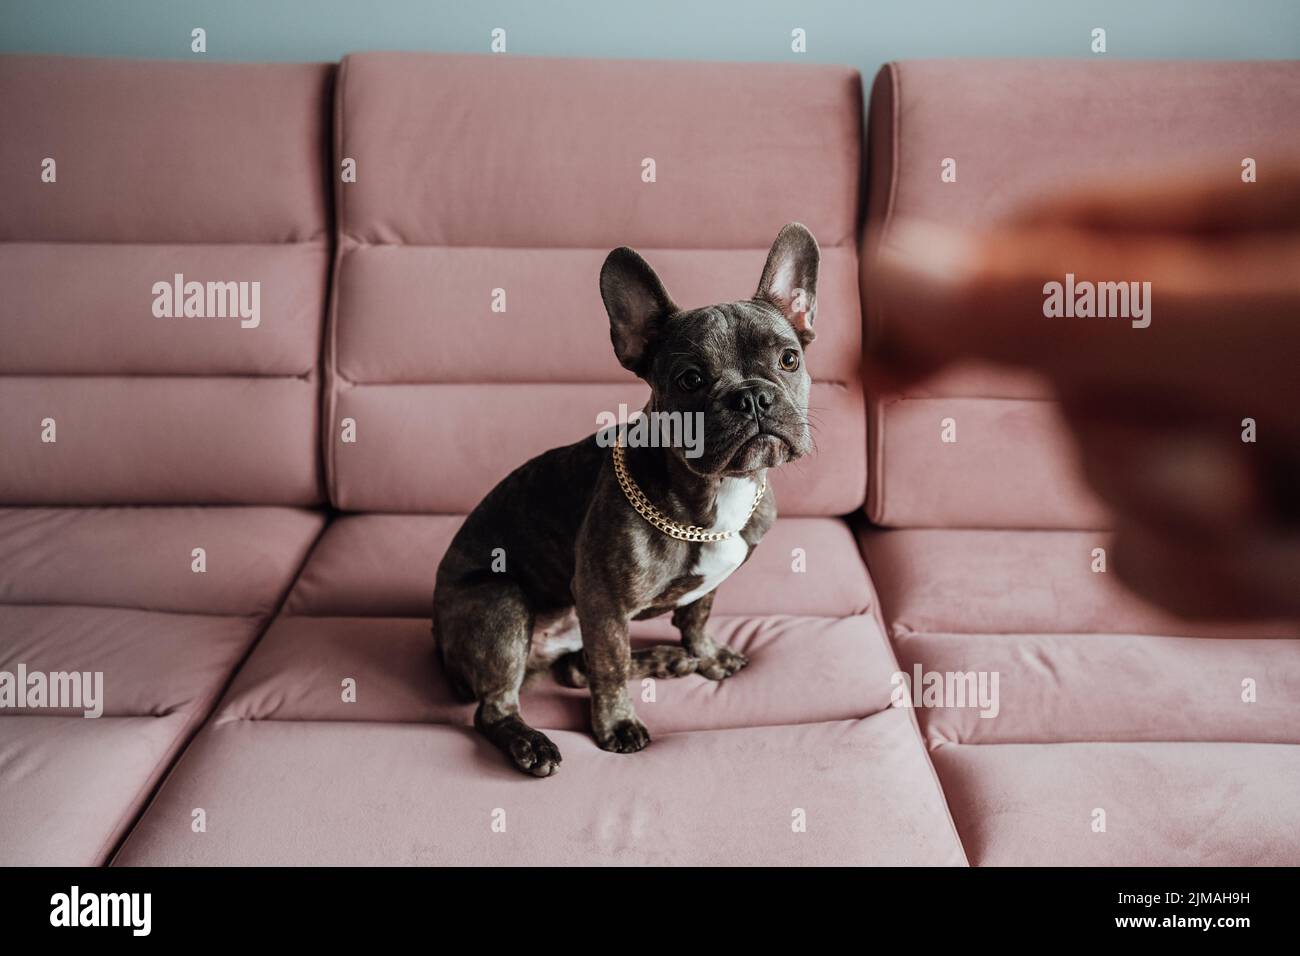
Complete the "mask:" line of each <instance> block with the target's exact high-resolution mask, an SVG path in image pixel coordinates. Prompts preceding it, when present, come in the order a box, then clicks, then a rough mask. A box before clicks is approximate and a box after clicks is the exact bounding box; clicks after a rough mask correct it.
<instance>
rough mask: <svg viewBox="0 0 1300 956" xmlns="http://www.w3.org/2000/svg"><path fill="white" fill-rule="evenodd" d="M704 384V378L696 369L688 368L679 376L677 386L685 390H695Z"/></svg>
mask: <svg viewBox="0 0 1300 956" xmlns="http://www.w3.org/2000/svg"><path fill="white" fill-rule="evenodd" d="M703 384H704V379H703V378H702V377H701V376H700V373H699V372H697V371H695V369H693V368H692V369H687V370H686V371H685V372H682V374H681V375H678V376H677V387H678V388H680V389H681V390H682V391H683V392H693V391H695V390H696V389H697V388H699V387H700V386H701V385H703Z"/></svg>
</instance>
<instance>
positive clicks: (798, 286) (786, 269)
mask: <svg viewBox="0 0 1300 956" xmlns="http://www.w3.org/2000/svg"><path fill="white" fill-rule="evenodd" d="M820 262H821V251H820V250H819V249H818V248H817V240H816V239H814V238H813V236H812V233H811V232H809V231H808V229H807V228H806V227H805V226H804V225H803V224H802V223H798V222H791V223H787V224H786V225H785V226H783V227H782V229H781V231H780V232H779V233H777V236H776V242H774V243H772V251H771V252H769V253H768V254H767V265H765V266H763V278H761V279H759V280H758V291H757V292H755V293H754V298H755V299H758V300H760V301H762V302H768V303H770V304H772V305H774V306H776V307H777V308H778V309H779V310H780V311H781V314H782V315H784V316H785V318H786V321H787V322H789V323H790V325H791V326H792V327H793V328H794V331H795V334H796V335H798V336H799V341H800V342H802V343H803V344H804V345H807V344H808V343H809V342H811V341H812V340H813V339H814V338H816V333H815V332H814V331H813V319H814V318H816V316H817V266H818V264H819V263H820Z"/></svg>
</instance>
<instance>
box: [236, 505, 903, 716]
mask: <svg viewBox="0 0 1300 956" xmlns="http://www.w3.org/2000/svg"><path fill="white" fill-rule="evenodd" d="M458 524H459V519H453V518H446V517H440V516H418V515H412V516H398V515H391V516H390V515H356V516H349V517H344V518H341V519H339V520H338V521H336V522H335V523H334V524H333V525H331V526H330V528H329V529H328V530H327V531H326V533H325V535H324V536H323V538H322V540H321V542H320V544H319V545H318V546H317V548H316V549H315V551H314V552H313V554H312V557H311V560H310V561H309V562H308V563H307V566H306V568H304V570H303V573H302V576H301V578H300V580H299V582H298V584H297V585H296V586H295V588H294V590H293V593H292V594H291V595H290V598H289V600H288V602H287V603H286V606H285V610H286V613H285V615H284V616H282V617H280V618H278V619H277V620H276V622H275V623H274V624H273V625H272V627H271V629H270V631H269V632H268V633H267V635H266V637H265V638H264V639H263V640H262V642H261V643H260V644H259V646H258V648H257V650H256V651H255V652H254V653H253V655H252V657H251V658H250V659H249V661H248V663H247V664H246V665H245V667H244V668H243V669H242V670H241V671H240V674H239V676H238V677H237V678H236V680H235V683H234V685H233V686H232V687H231V690H230V694H229V696H228V697H227V700H226V702H225V704H224V705H223V707H222V711H221V714H222V716H226V717H230V716H233V717H239V718H243V719H251V720H266V719H281V720H335V721H338V720H353V721H359V720H386V721H408V722H414V721H435V722H440V723H442V722H445V723H455V724H460V725H465V726H469V725H470V724H471V718H472V715H473V707H472V706H471V705H467V704H463V703H460V702H459V701H457V700H455V699H454V698H453V697H452V695H451V691H450V688H449V687H448V685H447V682H446V680H445V678H444V677H443V676H442V674H441V673H440V667H439V664H438V660H437V656H436V655H435V653H434V645H433V638H432V634H431V629H430V623H429V620H430V615H431V609H432V601H431V597H432V591H433V584H432V582H433V576H434V572H435V570H436V568H437V565H438V561H439V560H441V557H442V551H443V550H444V549H445V548H446V546H447V544H448V543H449V542H450V540H451V535H452V534H453V533H454V530H455V528H456V526H457V525H458ZM796 549H800V550H801V551H802V554H801V555H795V554H793V552H795V551H796ZM796 568H806V570H802V571H800V570H796ZM874 609H875V599H874V592H873V591H872V588H871V583H870V581H869V580H868V579H867V576H866V573H865V570H864V568H863V567H862V562H861V559H860V558H859V557H858V555H857V552H856V547H855V544H854V540H853V536H852V534H851V532H850V531H849V529H848V528H847V526H845V524H844V523H843V522H842V521H839V520H837V519H831V518H791V519H779V520H778V521H777V523H776V525H775V526H774V528H773V529H772V531H770V532H769V533H768V535H767V536H766V537H765V539H764V540H763V542H762V543H761V544H760V545H759V547H758V548H757V549H756V550H755V551H754V554H753V557H752V558H751V559H750V560H749V561H748V562H747V563H746V564H745V565H744V566H743V567H742V568H741V569H740V570H739V571H737V572H736V573H735V574H734V575H733V576H732V577H731V578H730V579H729V580H728V581H727V582H726V583H725V584H724V586H722V587H721V588H719V590H718V596H717V599H716V601H715V604H714V613H713V618H712V622H713V623H712V632H713V633H714V634H715V635H716V636H717V638H718V639H719V640H724V641H726V642H727V643H730V644H731V645H732V646H734V647H737V648H738V649H740V650H742V651H744V652H745V653H748V654H750V655H751V660H752V663H751V664H750V666H749V667H748V668H746V669H745V670H744V671H742V672H741V673H740V674H738V675H737V676H735V677H733V678H732V679H731V680H729V681H726V682H723V683H720V684H718V683H714V682H712V681H708V680H706V679H704V678H703V677H696V676H691V677H687V678H683V679H680V680H665V681H657V682H655V684H656V686H655V694H654V697H655V699H654V701H653V702H649V701H644V702H643V703H642V705H641V708H640V710H641V716H642V718H643V719H644V720H645V721H646V724H647V726H648V727H649V728H650V729H651V731H652V732H675V731H679V730H696V729H713V728H721V727H743V726H756V725H761V724H769V725H770V724H785V723H803V722H811V721H825V720H841V719H847V718H852V717H859V716H862V715H863V714H867V713H873V712H875V711H877V710H880V709H882V708H884V707H886V706H888V703H889V675H890V674H891V673H892V672H893V670H894V659H893V655H892V654H891V653H890V651H889V646H888V642H887V641H886V640H885V637H884V634H883V633H882V632H881V629H880V625H879V623H878V618H877V617H876V616H875V614H874ZM632 633H633V638H634V643H636V644H637V645H648V644H655V643H665V642H669V643H673V642H676V641H678V640H679V636H678V634H677V632H676V630H675V629H674V628H673V627H672V626H671V622H670V621H669V620H668V619H667V618H656V619H653V620H649V621H636V622H633V624H632ZM348 677H350V678H352V679H354V680H355V681H356V682H357V700H356V702H355V703H344V702H343V700H342V697H341V694H340V693H339V689H340V686H341V682H342V680H343V679H344V678H348ZM632 689H633V693H634V694H635V695H636V699H638V700H642V690H643V688H642V687H641V686H640V684H639V682H638V683H636V684H634V685H633V688H632ZM588 699H589V696H588V694H587V693H586V692H585V691H577V690H571V689H567V688H563V687H560V686H559V685H558V684H556V683H555V681H554V680H553V679H552V678H551V677H550V675H544V676H541V677H539V678H538V679H536V680H534V681H532V682H531V683H530V684H529V685H528V686H526V687H525V690H524V695H523V711H524V714H525V715H526V717H527V718H528V719H529V720H530V722H532V723H533V724H534V725H536V726H538V727H541V728H545V729H567V730H583V729H585V728H586V727H587V726H588V720H589V718H588V714H587V707H588V704H587V701H588Z"/></svg>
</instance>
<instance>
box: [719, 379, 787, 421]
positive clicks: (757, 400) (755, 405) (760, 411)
mask: <svg viewBox="0 0 1300 956" xmlns="http://www.w3.org/2000/svg"><path fill="white" fill-rule="evenodd" d="M775 401H776V389H774V388H772V387H770V386H767V385H745V386H742V387H740V388H738V389H736V390H735V391H733V392H732V393H731V394H730V395H728V396H727V407H728V408H730V409H731V410H732V411H733V412H740V413H741V414H742V415H748V416H752V417H754V418H762V417H763V416H764V415H766V414H767V413H768V410H769V409H771V407H772V403H773V402H775Z"/></svg>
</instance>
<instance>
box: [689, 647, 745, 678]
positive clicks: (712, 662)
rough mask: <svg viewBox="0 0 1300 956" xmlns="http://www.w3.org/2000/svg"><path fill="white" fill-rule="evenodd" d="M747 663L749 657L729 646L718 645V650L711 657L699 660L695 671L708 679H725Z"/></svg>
mask: <svg viewBox="0 0 1300 956" xmlns="http://www.w3.org/2000/svg"><path fill="white" fill-rule="evenodd" d="M748 663H749V658H748V657H746V656H745V655H744V654H742V653H740V651H733V650H732V649H731V648H729V647H719V648H718V652H717V653H716V654H714V655H713V656H712V657H706V658H703V659H702V660H701V661H700V666H699V667H698V668H697V669H696V673H697V674H702V675H704V676H705V677H707V678H708V679H709V680H726V679H727V678H728V677H730V676H731V675H732V674H734V673H736V671H738V670H740V669H741V668H742V667H744V666H745V665H746V664H748Z"/></svg>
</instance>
